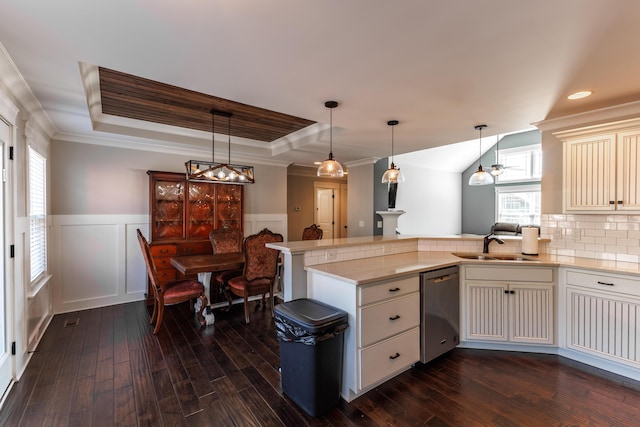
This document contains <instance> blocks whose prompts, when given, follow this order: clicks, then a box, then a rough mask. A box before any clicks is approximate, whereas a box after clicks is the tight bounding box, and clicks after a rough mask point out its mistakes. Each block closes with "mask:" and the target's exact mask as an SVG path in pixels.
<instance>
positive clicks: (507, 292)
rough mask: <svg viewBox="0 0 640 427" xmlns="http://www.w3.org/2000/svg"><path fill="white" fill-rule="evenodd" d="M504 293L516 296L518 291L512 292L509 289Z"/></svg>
mask: <svg viewBox="0 0 640 427" xmlns="http://www.w3.org/2000/svg"><path fill="white" fill-rule="evenodd" d="M504 293H505V294H515V293H516V291H510V290H508V289H505V291H504Z"/></svg>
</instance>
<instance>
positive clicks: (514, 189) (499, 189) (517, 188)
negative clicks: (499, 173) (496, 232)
mask: <svg viewBox="0 0 640 427" xmlns="http://www.w3.org/2000/svg"><path fill="white" fill-rule="evenodd" d="M518 182H524V181H518ZM536 182H537V183H536V184H525V185H502V186H496V187H495V192H496V195H497V194H500V193H528V192H532V191H542V184H541V183H540V181H536ZM494 199H495V213H496V217H495V221H496V222H498V218H499V215H500V212H499V209H500V202H499V199H500V198H499V197H494ZM538 225H540V224H538Z"/></svg>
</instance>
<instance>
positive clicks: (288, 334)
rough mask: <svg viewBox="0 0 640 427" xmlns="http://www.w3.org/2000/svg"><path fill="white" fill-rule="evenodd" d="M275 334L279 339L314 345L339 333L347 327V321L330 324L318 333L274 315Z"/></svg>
mask: <svg viewBox="0 0 640 427" xmlns="http://www.w3.org/2000/svg"><path fill="white" fill-rule="evenodd" d="M275 324H276V335H277V336H278V339H279V340H282V341H285V342H299V343H302V344H304V345H316V344H317V343H319V342H322V341H324V340H328V339H330V338H333V337H335V336H336V335H338V334H341V333H342V332H343V331H344V330H345V329H347V328H348V327H349V323H346V322H345V323H340V324H338V325H335V326H332V327H331V328H328V329H327V330H323V331H321V333H320V334H313V333H311V332H309V331H307V330H306V329H304V328H301V327H300V326H299V325H296V324H294V323H291V322H288V321H287V319H285V318H284V317H281V316H276V317H275Z"/></svg>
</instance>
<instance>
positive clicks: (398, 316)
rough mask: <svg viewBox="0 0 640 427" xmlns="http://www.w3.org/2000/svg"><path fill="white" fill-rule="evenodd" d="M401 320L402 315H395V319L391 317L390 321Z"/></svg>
mask: <svg viewBox="0 0 640 427" xmlns="http://www.w3.org/2000/svg"><path fill="white" fill-rule="evenodd" d="M399 318H400V315H399V314H396V315H395V316H393V317H389V320H398V319H399Z"/></svg>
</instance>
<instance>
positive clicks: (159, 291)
mask: <svg viewBox="0 0 640 427" xmlns="http://www.w3.org/2000/svg"><path fill="white" fill-rule="evenodd" d="M137 231H138V242H139V243H140V249H142V256H143V257H144V262H145V264H146V265H147V274H148V275H149V281H150V282H151V285H152V288H153V290H154V296H153V314H152V315H151V319H150V320H149V324H151V325H153V324H155V327H154V329H153V333H154V334H157V333H158V331H159V330H160V325H162V318H163V316H164V307H165V306H166V305H173V304H178V303H181V302H185V301H189V306H190V308H191V311H193V310H194V308H193V301H194V300H195V299H197V298H199V299H200V302H201V303H202V304H201V305H200V311H199V312H198V316H199V318H200V323H201V324H202V326H206V325H207V322H206V320H205V318H204V316H203V315H202V312H203V311H204V308H205V307H206V306H207V297H206V295H205V294H204V285H203V284H202V283H200V282H198V281H197V280H194V279H182V280H173V281H170V282H166V283H162V284H161V283H160V281H159V280H158V273H157V272H156V266H155V264H154V263H153V257H152V256H151V248H150V247H149V242H147V239H145V238H144V236H143V235H142V232H141V231H140V229H138V230H137Z"/></svg>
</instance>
